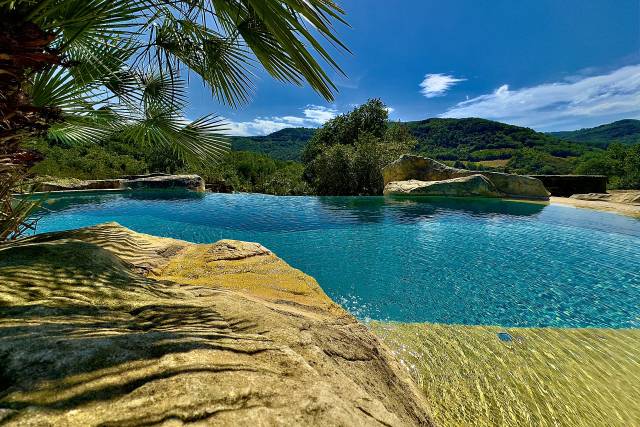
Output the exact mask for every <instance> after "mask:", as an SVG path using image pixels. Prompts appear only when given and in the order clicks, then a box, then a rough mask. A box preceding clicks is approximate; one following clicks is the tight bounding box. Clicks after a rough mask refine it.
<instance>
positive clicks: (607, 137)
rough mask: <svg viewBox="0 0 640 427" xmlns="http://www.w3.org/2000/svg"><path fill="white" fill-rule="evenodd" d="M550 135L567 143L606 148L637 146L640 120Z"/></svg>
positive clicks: (623, 121) (626, 120) (639, 134)
mask: <svg viewBox="0 0 640 427" xmlns="http://www.w3.org/2000/svg"><path fill="white" fill-rule="evenodd" d="M548 134H549V135H553V136H555V137H557V138H561V139H564V140H567V141H572V142H578V143H587V144H592V145H595V146H599V147H606V146H607V145H609V144H610V143H612V142H621V143H623V144H637V143H640V120H635V119H624V120H617V121H615V122H611V123H606V124H604V125H600V126H595V127H592V128H583V129H577V130H572V131H562V132H549V133H548Z"/></svg>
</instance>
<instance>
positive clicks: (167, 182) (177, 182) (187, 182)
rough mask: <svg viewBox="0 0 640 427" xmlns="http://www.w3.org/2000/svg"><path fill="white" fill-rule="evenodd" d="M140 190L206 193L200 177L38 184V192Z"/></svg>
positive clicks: (148, 176)
mask: <svg viewBox="0 0 640 427" xmlns="http://www.w3.org/2000/svg"><path fill="white" fill-rule="evenodd" d="M133 188H136V189H140V188H184V189H187V190H193V191H204V190H205V183H204V180H203V179H202V178H201V177H199V176H198V175H166V174H151V175H139V176H134V177H127V178H121V179H94V180H86V181H81V180H74V181H67V182H58V181H47V182H42V183H40V184H38V188H37V190H38V191H77V190H126V189H133Z"/></svg>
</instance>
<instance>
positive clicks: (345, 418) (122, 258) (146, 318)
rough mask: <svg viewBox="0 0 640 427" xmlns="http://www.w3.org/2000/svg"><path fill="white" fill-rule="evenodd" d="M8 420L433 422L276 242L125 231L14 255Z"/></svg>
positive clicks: (17, 246) (61, 237)
mask: <svg viewBox="0 0 640 427" xmlns="http://www.w3.org/2000/svg"><path fill="white" fill-rule="evenodd" d="M0 423H2V424H7V425H19V426H20V425H78V426H87V425H113V426H116V425H117V426H131V425H151V424H163V425H182V424H190V423H198V424H199V425H234V426H257V425H287V426H289V425H322V426H334V425H336V426H337V425H342V426H346V425H349V426H371V425H384V426H402V425H431V424H432V422H431V418H430V415H429V413H428V410H427V404H426V401H425V397H424V395H423V394H421V393H420V392H419V391H418V389H417V388H416V386H415V384H414V383H413V382H412V381H411V379H410V377H409V376H408V374H407V372H405V371H404V370H403V369H402V368H401V367H400V366H399V365H398V363H397V362H396V361H395V359H394V357H393V356H392V354H391V353H390V351H389V350H388V349H387V348H386V347H385V346H384V345H383V344H381V342H380V341H379V340H378V339H377V338H376V337H374V336H373V335H372V334H371V333H370V332H369V331H368V329H367V328H366V327H365V326H364V325H362V324H360V323H358V322H357V321H356V320H355V319H354V318H353V317H352V316H351V315H349V314H348V313H346V312H345V311H344V310H343V309H342V308H341V307H339V306H338V305H336V304H335V303H333V302H332V301H331V299H329V298H328V297H327V296H326V295H325V294H324V292H323V291H322V289H321V288H320V287H319V286H318V284H317V283H316V282H315V281H314V280H313V279H312V278H311V277H309V276H307V275H306V274H304V273H302V272H300V271H298V270H295V269H293V268H292V267H290V266H289V265H287V264H286V263H285V262H284V261H282V260H280V259H279V258H278V257H276V256H275V255H274V254H273V253H271V252H270V251H269V250H268V249H266V248H264V247H262V246H260V245H258V244H252V243H244V242H238V241H231V240H225V241H220V242H218V243H215V244H211V245H195V244H190V243H187V242H183V241H178V240H172V239H163V238H156V237H153V236H148V235H143V234H139V233H135V232H132V231H130V230H128V229H126V228H123V227H121V226H119V225H117V224H115V223H109V224H104V225H101V226H96V227H92V228H86V229H80V230H75V231H70V232H61V233H51V234H44V235H39V236H35V237H32V238H29V239H26V240H23V241H20V242H16V243H12V244H9V245H3V246H0Z"/></svg>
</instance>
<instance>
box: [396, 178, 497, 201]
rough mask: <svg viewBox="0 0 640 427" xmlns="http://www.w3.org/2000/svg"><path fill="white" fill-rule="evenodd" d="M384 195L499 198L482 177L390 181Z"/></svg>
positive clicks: (491, 186) (489, 183)
mask: <svg viewBox="0 0 640 427" xmlns="http://www.w3.org/2000/svg"><path fill="white" fill-rule="evenodd" d="M384 191H385V194H415V195H424V196H454V197H462V196H479V197H500V193H499V192H498V191H497V190H496V187H495V186H494V185H493V184H492V183H491V181H489V180H488V179H487V178H485V177H484V176H482V175H470V176H463V177H461V178H453V179H445V180H442V181H418V180H415V179H411V180H409V181H392V182H390V183H389V184H387V186H386V187H385V189H384Z"/></svg>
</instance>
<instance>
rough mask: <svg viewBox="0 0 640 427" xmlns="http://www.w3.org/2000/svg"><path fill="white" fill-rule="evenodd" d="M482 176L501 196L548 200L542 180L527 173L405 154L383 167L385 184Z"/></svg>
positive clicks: (547, 193)
mask: <svg viewBox="0 0 640 427" xmlns="http://www.w3.org/2000/svg"><path fill="white" fill-rule="evenodd" d="M478 174H480V175H483V176H484V177H485V178H487V179H488V180H489V181H491V183H493V185H494V186H495V188H496V190H497V191H498V192H500V193H502V195H503V196H504V197H520V198H528V199H548V198H549V196H550V193H549V192H548V191H547V189H546V188H545V187H544V185H543V184H542V182H541V181H540V180H538V179H536V178H531V177H528V176H521V175H512V174H506V173H500V172H486V171H470V170H466V169H458V168H452V167H450V166H447V165H445V164H443V163H440V162H438V161H435V160H433V159H430V158H428V157H422V156H416V155H411V154H405V155H403V156H402V157H400V158H399V159H398V160H396V161H394V162H392V163H391V164H389V165H387V166H386V167H384V168H383V169H382V175H383V177H384V183H385V186H386V185H387V184H389V183H390V182H395V181H408V180H419V181H442V180H449V179H453V178H460V177H465V176H472V175H478Z"/></svg>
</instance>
